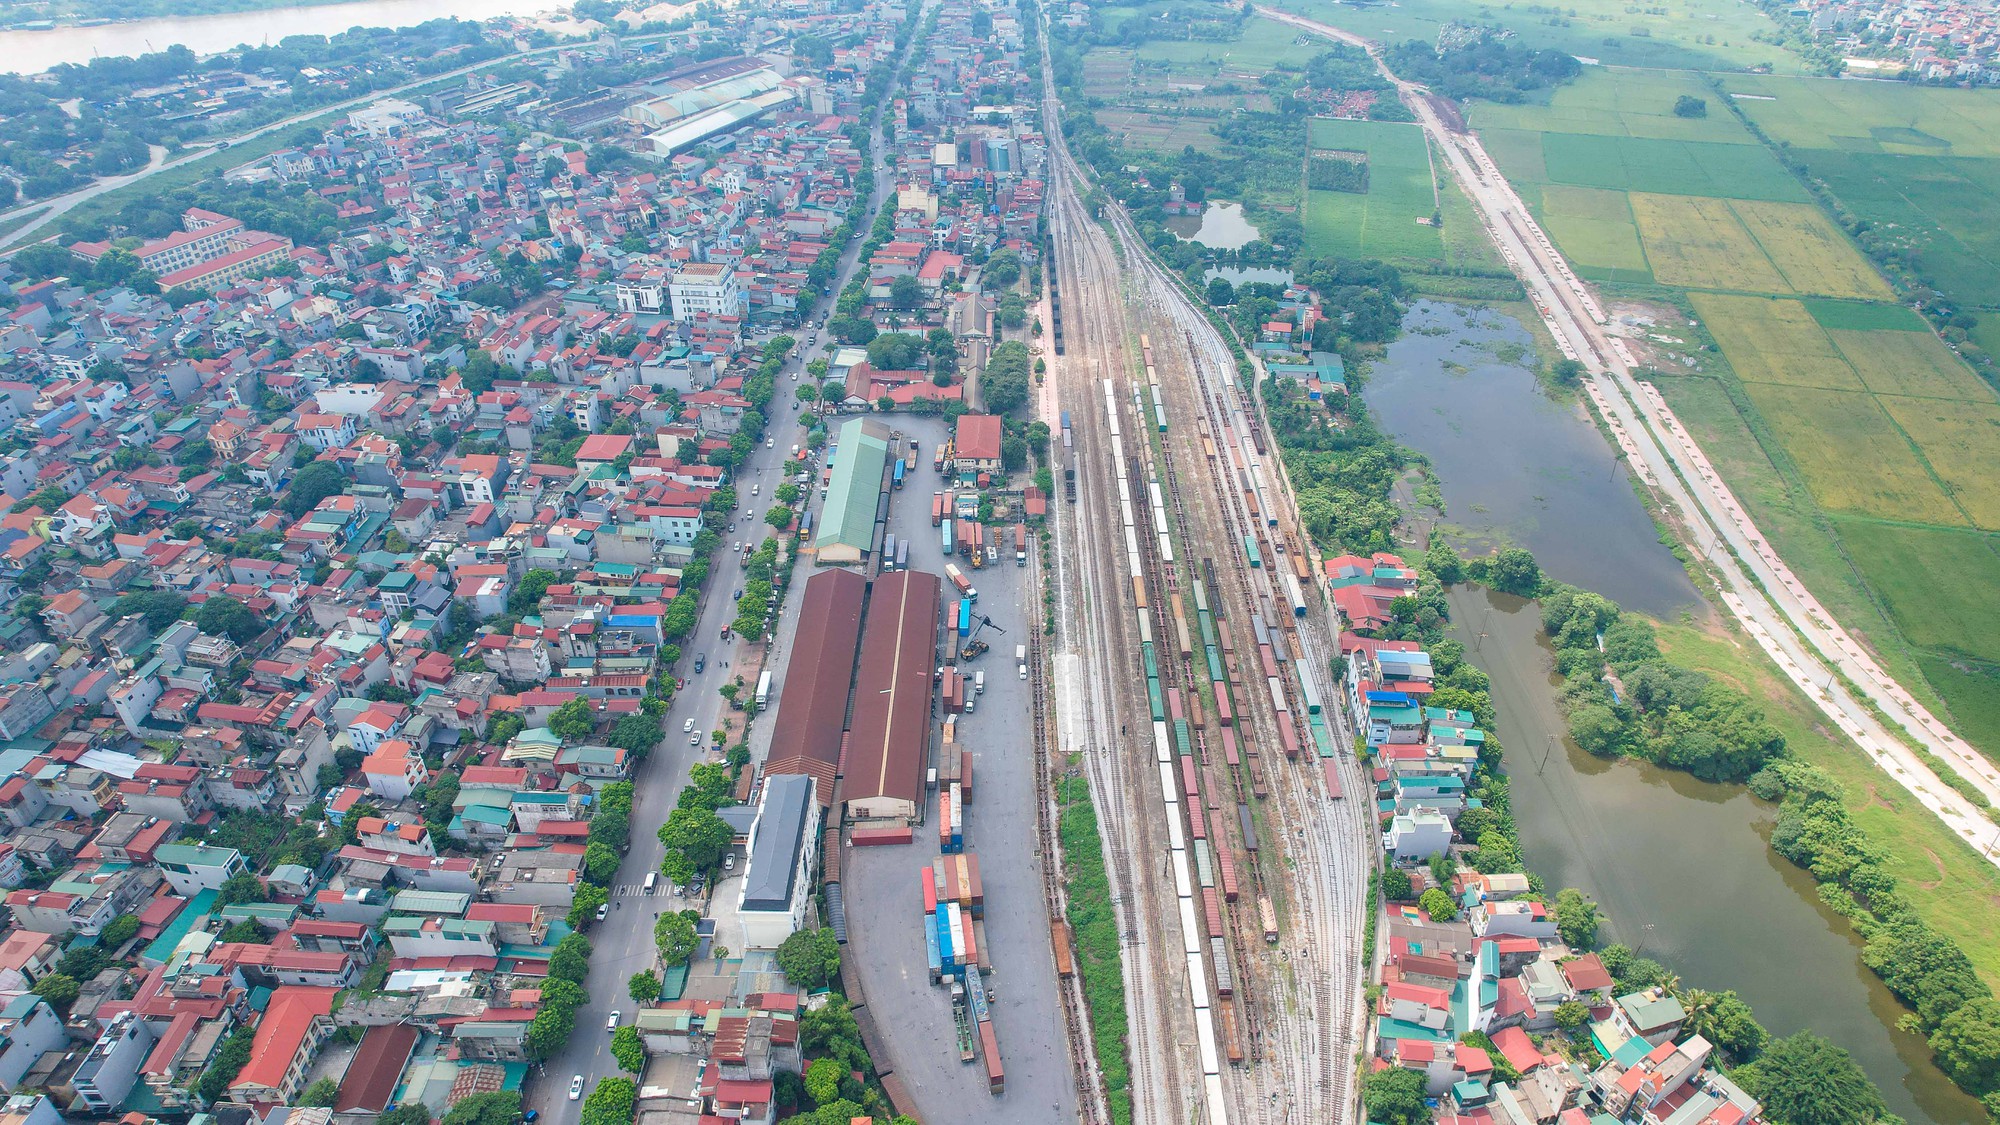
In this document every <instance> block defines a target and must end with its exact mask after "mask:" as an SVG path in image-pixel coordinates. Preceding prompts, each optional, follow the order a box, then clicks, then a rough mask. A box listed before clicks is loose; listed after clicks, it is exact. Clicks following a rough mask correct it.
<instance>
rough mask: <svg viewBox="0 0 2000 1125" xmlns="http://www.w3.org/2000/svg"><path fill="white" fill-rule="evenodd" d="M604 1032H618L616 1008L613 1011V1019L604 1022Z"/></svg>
mask: <svg viewBox="0 0 2000 1125" xmlns="http://www.w3.org/2000/svg"><path fill="white" fill-rule="evenodd" d="M604 1030H606V1031H617V1030H618V1009H616V1008H613V1009H611V1018H610V1019H608V1020H605V1021H604Z"/></svg>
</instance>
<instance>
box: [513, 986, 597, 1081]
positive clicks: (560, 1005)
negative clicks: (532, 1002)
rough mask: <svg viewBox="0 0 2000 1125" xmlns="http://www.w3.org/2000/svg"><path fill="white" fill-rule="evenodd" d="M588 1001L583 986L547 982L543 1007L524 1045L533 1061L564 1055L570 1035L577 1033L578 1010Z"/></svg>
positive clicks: (532, 1024)
mask: <svg viewBox="0 0 2000 1125" xmlns="http://www.w3.org/2000/svg"><path fill="white" fill-rule="evenodd" d="M588 999H589V997H587V996H586V995H585V994H584V991H583V986H582V985H580V984H577V983H576V982H574V981H569V980H563V979H561V978H557V977H554V976H551V977H550V978H549V979H547V980H544V981H543V982H542V1000H541V1004H540V1005H539V1006H537V1007H536V1009H535V1018H534V1020H533V1021H532V1022H531V1023H529V1024H528V1034H527V1040H526V1042H525V1043H524V1046H525V1047H526V1049H527V1052H528V1055H529V1057H531V1058H533V1059H535V1060H536V1061H542V1060H546V1059H548V1058H550V1057H552V1056H554V1055H555V1054H556V1053H557V1052H559V1051H561V1050H562V1049H563V1046H564V1044H566V1043H568V1042H569V1037H570V1033H571V1032H573V1031H575V1030H576V1010H577V1009H578V1008H581V1007H583V1005H584V1002H585V1001H586V1000H588Z"/></svg>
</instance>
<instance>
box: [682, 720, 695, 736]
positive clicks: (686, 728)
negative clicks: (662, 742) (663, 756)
mask: <svg viewBox="0 0 2000 1125" xmlns="http://www.w3.org/2000/svg"><path fill="white" fill-rule="evenodd" d="M681 733H682V734H692V733H694V720H693V719H689V720H688V721H687V722H685V723H682V724H681Z"/></svg>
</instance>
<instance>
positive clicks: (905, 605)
mask: <svg viewBox="0 0 2000 1125" xmlns="http://www.w3.org/2000/svg"><path fill="white" fill-rule="evenodd" d="M939 602H940V594H939V580H938V576H937V575H935V574H929V573H926V572H924V571H920V570H904V571H897V572H895V573H894V574H886V575H883V576H882V577H880V578H877V579H876V580H875V586H874V592H873V594H872V595H871V596H870V599H869V603H868V620H867V627H866V630H865V632H864V633H863V635H862V638H861V661H860V666H861V672H860V675H859V677H858V681H859V682H858V683H856V685H855V688H854V723H853V726H852V727H851V729H850V736H849V739H848V742H849V747H848V762H847V770H846V792H845V799H846V800H847V801H848V802H849V803H850V804H852V803H853V802H856V801H867V800H869V799H871V798H877V797H887V798H890V799H893V800H898V801H904V802H907V803H909V804H910V805H912V806H914V805H915V804H916V801H917V798H918V796H919V795H920V794H921V792H922V789H923V763H924V758H925V755H926V752H927V750H928V749H929V743H930V711H931V669H932V667H933V661H934V660H935V659H936V656H937V630H938V605H939Z"/></svg>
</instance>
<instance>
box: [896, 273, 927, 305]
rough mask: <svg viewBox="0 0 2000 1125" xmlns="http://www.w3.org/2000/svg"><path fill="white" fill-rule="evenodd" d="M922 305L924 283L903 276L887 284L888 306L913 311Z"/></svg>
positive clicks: (905, 275) (908, 276) (907, 275)
mask: <svg viewBox="0 0 2000 1125" xmlns="http://www.w3.org/2000/svg"><path fill="white" fill-rule="evenodd" d="M923 303H924V283H923V282H921V281H918V280H917V279H916V278H914V277H911V276H910V275H909V274H903V275H902V276H900V277H898V278H896V279H895V280H894V281H891V282H890V283H889V304H890V305H892V306H894V307H896V308H899V309H914V308H916V307H918V306H919V305H922V304H923Z"/></svg>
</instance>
